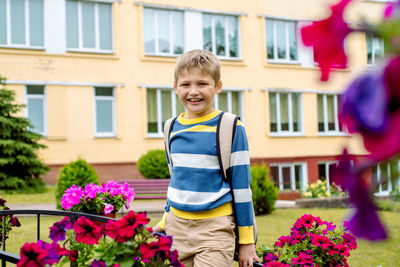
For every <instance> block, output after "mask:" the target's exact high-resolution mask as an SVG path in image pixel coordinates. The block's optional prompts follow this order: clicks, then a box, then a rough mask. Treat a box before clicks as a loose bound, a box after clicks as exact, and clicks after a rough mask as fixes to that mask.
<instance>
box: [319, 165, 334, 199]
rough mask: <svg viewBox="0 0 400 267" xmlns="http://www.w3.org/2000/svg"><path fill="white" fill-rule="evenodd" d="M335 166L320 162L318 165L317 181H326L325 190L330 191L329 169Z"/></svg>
mask: <svg viewBox="0 0 400 267" xmlns="http://www.w3.org/2000/svg"><path fill="white" fill-rule="evenodd" d="M335 165H336V162H320V163H318V179H319V180H321V181H326V189H327V191H328V192H330V191H331V188H330V187H331V186H330V185H331V184H332V181H331V180H330V173H331V169H332V168H333V167H334V166H335Z"/></svg>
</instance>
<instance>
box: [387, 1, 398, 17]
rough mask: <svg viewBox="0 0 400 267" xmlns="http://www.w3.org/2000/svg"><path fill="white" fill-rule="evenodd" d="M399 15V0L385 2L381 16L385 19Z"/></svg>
mask: <svg viewBox="0 0 400 267" xmlns="http://www.w3.org/2000/svg"><path fill="white" fill-rule="evenodd" d="M399 15H400V1H397V3H393V2H392V3H387V4H386V7H385V10H384V11H383V17H384V18H385V19H391V18H395V17H396V16H399Z"/></svg>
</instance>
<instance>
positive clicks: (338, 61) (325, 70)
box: [301, 0, 352, 81]
mask: <svg viewBox="0 0 400 267" xmlns="http://www.w3.org/2000/svg"><path fill="white" fill-rule="evenodd" d="M351 1H352V0H341V1H340V2H339V3H337V4H336V5H333V6H331V10H332V14H331V16H330V17H329V18H327V19H324V20H321V21H317V22H313V23H312V25H310V26H306V27H303V28H302V29H301V37H302V39H303V43H304V45H306V46H312V47H313V49H314V58H315V61H316V62H318V64H319V67H320V69H321V80H322V81H327V80H328V79H329V72H330V71H331V69H332V68H333V67H335V68H345V67H346V65H347V57H346V54H345V50H344V40H345V38H346V36H347V35H348V34H349V33H350V32H351V31H352V30H351V29H350V27H349V26H348V25H347V23H346V22H345V21H344V19H343V12H344V9H345V7H346V6H347V5H348V4H349V3H350V2H351Z"/></svg>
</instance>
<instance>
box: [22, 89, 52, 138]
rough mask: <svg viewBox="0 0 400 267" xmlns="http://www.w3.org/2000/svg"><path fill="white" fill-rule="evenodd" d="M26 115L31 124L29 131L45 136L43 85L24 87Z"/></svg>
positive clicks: (44, 95)
mask: <svg viewBox="0 0 400 267" xmlns="http://www.w3.org/2000/svg"><path fill="white" fill-rule="evenodd" d="M26 115H27V118H28V119H29V120H30V122H31V124H32V128H31V129H30V130H31V131H33V132H35V133H38V134H41V135H44V136H46V135H47V129H46V128H47V126H46V123H47V121H46V93H45V88H44V86H43V85H27V86H26Z"/></svg>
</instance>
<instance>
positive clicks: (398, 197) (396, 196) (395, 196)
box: [390, 189, 400, 202]
mask: <svg viewBox="0 0 400 267" xmlns="http://www.w3.org/2000/svg"><path fill="white" fill-rule="evenodd" d="M390 197H391V198H392V200H393V201H396V202H400V190H399V189H396V190H393V191H392V192H390Z"/></svg>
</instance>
